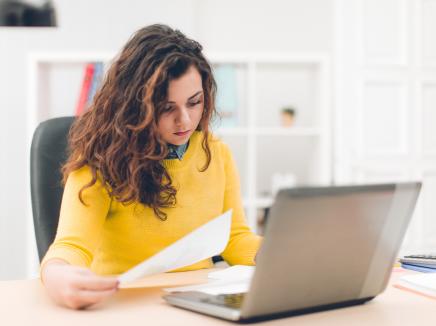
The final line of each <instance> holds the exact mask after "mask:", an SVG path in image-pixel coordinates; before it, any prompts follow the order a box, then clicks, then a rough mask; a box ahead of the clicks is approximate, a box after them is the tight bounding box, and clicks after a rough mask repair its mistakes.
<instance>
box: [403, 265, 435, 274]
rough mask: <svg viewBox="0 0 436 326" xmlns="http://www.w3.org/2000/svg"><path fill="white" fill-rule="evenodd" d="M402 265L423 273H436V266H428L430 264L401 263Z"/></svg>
mask: <svg viewBox="0 0 436 326" xmlns="http://www.w3.org/2000/svg"><path fill="white" fill-rule="evenodd" d="M401 267H403V268H405V269H410V270H413V271H417V272H422V273H436V268H434V267H435V266H434V265H433V268H432V267H428V265H425V264H422V265H412V264H405V263H401Z"/></svg>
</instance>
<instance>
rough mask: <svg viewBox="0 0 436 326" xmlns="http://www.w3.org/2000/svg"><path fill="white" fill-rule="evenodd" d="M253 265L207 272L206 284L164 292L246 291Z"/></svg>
mask: <svg viewBox="0 0 436 326" xmlns="http://www.w3.org/2000/svg"><path fill="white" fill-rule="evenodd" d="M254 270H255V267H254V266H243V265H235V266H232V267H229V268H226V269H223V270H220V271H216V272H211V273H209V274H208V278H209V279H210V281H209V282H208V283H206V284H198V285H188V286H179V287H173V288H166V289H164V291H166V292H170V293H171V292H186V291H198V292H204V293H208V294H231V293H241V292H247V291H248V289H249V287H250V281H251V278H252V277H253V274H254Z"/></svg>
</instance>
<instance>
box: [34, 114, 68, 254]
mask: <svg viewBox="0 0 436 326" xmlns="http://www.w3.org/2000/svg"><path fill="white" fill-rule="evenodd" d="M73 121H74V117H62V118H55V119H50V120H47V121H44V122H42V123H41V124H40V125H39V126H38V127H37V128H36V130H35V133H34V134H33V139H32V146H31V150H30V191H31V197H32V212H33V223H34V227H35V237H36V245H37V247H38V256H39V261H41V260H42V258H43V257H44V255H45V253H46V252H47V250H48V248H49V246H50V245H51V243H52V242H53V240H54V238H55V236H56V230H57V227H58V220H59V212H60V207H61V201H62V194H63V192H64V189H63V186H62V175H61V171H60V169H61V166H62V165H63V163H64V162H65V161H66V160H67V151H66V150H67V146H68V141H67V139H68V132H69V130H70V128H71V124H72V123H73Z"/></svg>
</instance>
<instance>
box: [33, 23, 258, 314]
mask: <svg viewBox="0 0 436 326" xmlns="http://www.w3.org/2000/svg"><path fill="white" fill-rule="evenodd" d="M201 51H202V48H201V46H200V44H198V43H197V42H195V41H193V40H190V39H188V38H186V37H185V36H184V35H183V34H182V33H181V32H179V31H176V30H173V29H171V28H170V27H168V26H165V25H151V26H148V27H145V28H143V29H141V30H139V31H138V32H136V33H135V34H134V35H133V37H132V38H131V39H130V40H129V41H128V42H127V44H126V45H125V47H124V48H123V50H122V51H121V53H120V55H119V57H118V58H117V59H116V60H115V62H114V63H113V64H112V66H111V67H110V69H109V71H108V73H107V76H106V79H105V81H104V82H103V85H102V87H101V89H100V90H99V92H98V93H97V94H96V97H95V99H94V102H93V104H92V107H91V109H90V110H89V111H88V112H86V113H85V114H83V115H82V116H81V117H80V118H78V119H77V120H76V122H75V123H74V125H73V127H72V129H71V132H70V139H69V140H70V156H69V159H68V161H67V162H66V164H65V166H64V167H63V176H64V182H65V190H64V194H63V199H62V207H61V212H60V220H59V226H58V231H57V235H56V239H55V241H54V242H53V244H52V245H51V246H50V248H49V250H48V252H47V254H46V256H45V257H44V259H43V262H42V264H41V278H42V280H43V282H44V285H45V287H46V288H47V291H48V293H49V295H50V296H51V297H52V298H53V299H54V300H55V301H56V302H58V303H60V304H62V305H65V306H67V307H71V308H76V309H77V308H84V307H87V306H89V305H92V304H94V303H97V302H99V301H101V300H103V299H104V298H106V297H108V296H109V295H111V294H113V293H114V292H115V291H116V290H117V288H118V282H117V279H116V278H114V277H112V276H109V275H114V274H119V273H123V272H125V271H126V270H128V269H130V268H131V267H133V266H135V265H137V264H138V263H140V262H142V261H143V260H144V259H147V258H148V257H151V256H152V255H154V254H155V253H157V252H159V251H160V250H162V249H163V248H165V247H166V246H168V245H170V244H171V243H173V242H174V241H176V240H177V239H179V238H181V237H183V236H184V235H186V234H187V233H189V232H191V231H192V230H194V229H196V228H197V227H199V226H200V225H203V224H204V223H206V222H208V221H210V220H211V219H213V218H214V217H216V216H218V215H220V214H221V213H223V212H224V211H227V210H228V209H230V208H232V209H233V215H232V224H231V235H230V240H229V243H228V245H227V247H226V249H225V250H224V252H223V253H222V257H223V258H224V259H225V260H226V261H227V262H228V263H229V264H245V265H253V264H254V257H255V255H256V253H257V250H258V248H259V246H260V241H261V238H260V237H258V236H256V235H254V234H253V233H252V232H251V231H250V230H249V228H248V226H247V225H246V222H245V219H244V212H243V207H242V202H241V197H240V185H239V178H238V173H237V170H236V166H235V162H234V160H233V158H232V155H231V153H230V151H229V148H228V147H227V146H226V145H225V144H223V143H222V142H220V141H219V140H217V139H215V138H214V137H212V136H211V135H210V132H209V123H210V121H211V118H212V117H213V116H214V114H215V106H214V97H215V92H216V86H215V81H214V79H213V76H212V72H211V67H210V65H209V63H208V62H207V60H206V59H205V58H204V56H203V54H202V52H201ZM198 245H199V246H201V245H202V244H201V243H199V244H198ZM211 266H212V262H211V260H210V259H207V260H204V261H200V262H198V263H196V264H194V265H191V266H188V267H185V268H183V269H179V271H180V270H195V269H200V268H209V267H211ZM103 275H105V276H103Z"/></svg>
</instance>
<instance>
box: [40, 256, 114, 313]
mask: <svg viewBox="0 0 436 326" xmlns="http://www.w3.org/2000/svg"><path fill="white" fill-rule="evenodd" d="M41 277H42V279H43V283H44V285H45V288H46V289H47V291H48V294H49V295H50V296H51V297H52V298H53V299H54V300H55V301H56V302H57V303H59V304H61V305H63V306H66V307H68V308H72V309H83V308H86V307H89V306H91V305H93V304H96V303H98V302H100V301H102V300H104V299H105V298H107V297H109V296H110V295H112V294H114V293H115V292H117V290H118V284H119V282H118V280H117V279H116V278H115V277H104V276H98V275H96V274H94V273H93V272H91V270H89V269H88V268H83V267H78V266H73V265H70V264H68V263H67V262H65V261H63V260H60V259H51V260H49V261H48V262H46V264H45V265H44V269H43V270H42V273H41Z"/></svg>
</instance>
